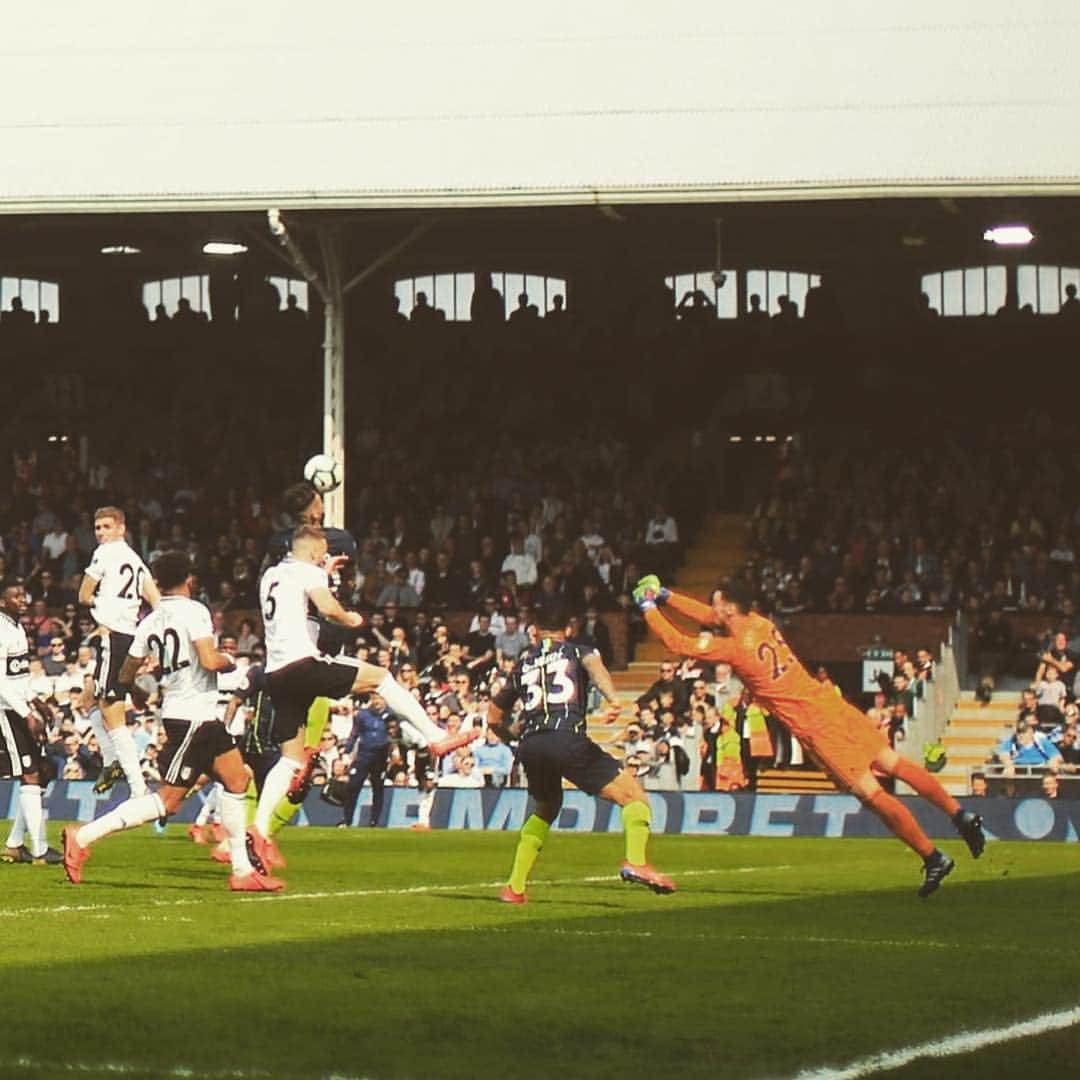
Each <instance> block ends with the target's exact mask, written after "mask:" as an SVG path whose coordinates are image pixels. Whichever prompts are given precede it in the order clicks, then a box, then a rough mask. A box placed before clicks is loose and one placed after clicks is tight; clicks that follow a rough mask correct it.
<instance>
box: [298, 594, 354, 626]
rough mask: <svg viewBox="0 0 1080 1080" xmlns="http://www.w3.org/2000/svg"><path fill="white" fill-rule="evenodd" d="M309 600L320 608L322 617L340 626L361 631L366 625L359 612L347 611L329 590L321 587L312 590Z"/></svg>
mask: <svg viewBox="0 0 1080 1080" xmlns="http://www.w3.org/2000/svg"><path fill="white" fill-rule="evenodd" d="M308 599H309V600H310V601H311V602H312V603H313V604H314V605H315V607H316V608H318V610H319V614H320V615H322V616H324V617H325V618H327V619H329V620H330V621H331V622H334V623H337V624H338V626H347V627H349V628H350V629H353V630H359V629H360V627H361V626H363V625H364V617H363V616H362V615H361V614H360V613H359V612H358V611H346V610H345V608H343V607H342V606H341V602H340V601H339V600H338V598H337V597H336V596H335V595H334V594H333V593H332V592H331V591H330V590H329V589H327V588H324V587H322V586H320V587H319V588H317V589H312V590H310V592H308Z"/></svg>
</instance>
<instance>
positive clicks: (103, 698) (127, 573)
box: [79, 506, 160, 796]
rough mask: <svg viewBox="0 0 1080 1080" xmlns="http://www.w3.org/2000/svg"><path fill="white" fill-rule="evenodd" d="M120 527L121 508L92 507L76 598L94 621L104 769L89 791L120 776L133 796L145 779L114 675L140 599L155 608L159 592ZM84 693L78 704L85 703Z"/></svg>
mask: <svg viewBox="0 0 1080 1080" xmlns="http://www.w3.org/2000/svg"><path fill="white" fill-rule="evenodd" d="M125 529H126V526H125V522H124V511H123V510H121V509H120V508H119V507H116V506H103V507H101V508H100V509H98V510H96V511H95V512H94V536H95V537H96V538H97V542H98V546H97V548H96V549H95V551H94V555H93V558H91V560H90V565H89V566H88V567H87V568H86V573H85V574H84V575H83V579H82V584H81V585H80V586H79V603H80V604H83V605H90V613H91V615H93V617H94V620H95V621H96V622H97V629H96V630H95V631H94V633H93V634H92V635H91V643H92V644H93V646H94V648H95V649H96V651H97V661H96V666H95V670H94V686H93V696H94V697H95V698H96V699H97V704H98V708H99V709H100V710H101V724H100V725H99V724H98V723H96V722H95V723H94V733H95V734H96V735H97V737H98V742H99V743H100V744H101V753H102V755H103V757H104V758H105V768H104V769H103V770H102V775H101V777H100V778H99V780H98V782H97V783H96V784H95V785H94V791H95V792H97V793H98V794H103V793H104V792H106V791H108V790H109V788H111V787H112V786H113V784H114V783H116V781H117V780H119V779H120V776H121V775H123V776H126V777H127V782H128V788H129V789H130V790H131V794H132V795H136V796H137V795H145V794H146V781H145V780H144V779H143V775H142V769H140V768H139V752H138V750H137V749H136V748H135V740H134V739H133V738H132V735H131V732H130V731H128V729H127V717H126V710H125V706H124V693H123V691H122V690H121V689H120V686H119V683H118V676H119V674H120V665H121V664H122V663H123V662H124V657H125V656H127V653H128V647H129V646H130V645H131V640H132V637H133V636H134V634H135V624H136V622H137V621H138V618H139V608H140V607H141V605H142V602H143V601H144V600H145V601H146V602H147V603H148V604H149V605H150V606H151V607H157V604H158V601H159V599H160V594H159V593H158V588H157V586H156V585H155V584H154V580H153V578H152V577H151V576H150V571H149V570H147V568H146V564H145V563H144V562H143V561H142V559H141V558H139V556H138V555H137V554H136V552H135V551H133V550H132V548H131V547H130V546H129V545H128V543H127V541H126V540H125V539H124V533H125ZM86 696H88V695H84V705H85V704H88V702H87V701H85V697H86ZM86 711H89V710H88V709H87V710H86ZM102 725H103V726H102ZM116 763H119V769H118V768H117V767H116ZM120 769H122V770H123V773H122V774H121V772H120Z"/></svg>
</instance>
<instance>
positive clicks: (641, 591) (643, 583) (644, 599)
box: [632, 574, 671, 611]
mask: <svg viewBox="0 0 1080 1080" xmlns="http://www.w3.org/2000/svg"><path fill="white" fill-rule="evenodd" d="M632 596H633V598H634V603H635V604H637V606H638V607H639V608H641V610H642V611H648V610H649V608H653V607H656V605H657V604H662V603H664V602H665V601H666V600H667V599H668V597H669V596H671V590H670V589H665V588H664V586H663V585H661V584H660V579H659V578H658V577H657V576H656V575H655V574H646V575H645V577H643V578H642V579H641V580H640V581H639V582H638V583H637V584H636V585H635V586H634V591H633V593H632Z"/></svg>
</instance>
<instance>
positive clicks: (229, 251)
mask: <svg viewBox="0 0 1080 1080" xmlns="http://www.w3.org/2000/svg"><path fill="white" fill-rule="evenodd" d="M245 251H247V244H234V243H230V242H229V241H227V240H210V241H208V242H207V243H205V244H203V254H204V255H243V254H244V252H245Z"/></svg>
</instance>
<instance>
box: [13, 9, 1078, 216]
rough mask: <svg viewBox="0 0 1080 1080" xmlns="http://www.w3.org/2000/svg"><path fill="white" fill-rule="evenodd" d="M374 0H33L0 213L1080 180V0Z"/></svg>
mask: <svg viewBox="0 0 1080 1080" xmlns="http://www.w3.org/2000/svg"><path fill="white" fill-rule="evenodd" d="M370 7H371V6H370V5H367V4H358V3H355V2H352V0H350V2H342V0H311V2H309V3H307V4H306V5H297V4H295V3H292V2H290V3H285V2H283V0H260V3H258V4H257V5H253V4H250V3H248V2H245V3H239V2H237V0H189V2H188V3H186V4H184V5H181V6H178V7H176V8H173V9H162V8H160V7H153V6H149V7H148V6H147V5H146V4H145V0H141V2H139V3H135V2H133V0H108V2H107V3H105V4H104V5H97V6H93V7H90V6H87V5H84V4H81V3H76V2H74V0H60V2H58V3H55V4H51V5H34V6H32V7H31V6H29V5H26V6H22V7H16V8H14V9H12V10H6V11H5V13H4V36H3V39H2V40H0V101H2V102H4V108H3V110H2V113H0V135H2V138H3V153H2V155H0V210H7V211H9V212H14V211H19V210H38V209H45V210H47V209H90V208H101V209H109V208H114V209H122V208H127V207H146V208H166V207H183V206H205V207H220V208H229V207H245V206H265V205H269V204H275V205H280V206H298V205H302V206H320V205H327V206H333V205H343V206H366V205H380V206H402V205H444V204H450V203H460V202H473V203H477V204H485V203H491V204H495V203H499V202H505V201H517V202H534V203H543V202H560V201H566V202H573V201H589V200H592V199H601V200H604V201H619V200H644V199H664V200H670V199H673V198H678V197H686V198H702V199H705V198H738V197H748V198H768V197H785V196H807V195H813V194H819V193H820V194H830V195H837V194H844V193H850V194H860V195H865V194H892V193H899V194H929V193H944V192H954V191H973V192H977V191H992V190H1001V189H1017V190H1024V191H1035V192H1038V191H1047V192H1050V191H1056V192H1067V191H1073V190H1078V189H1080V143H1078V142H1077V140H1076V139H1074V138H1072V137H1071V129H1072V127H1073V125H1074V123H1075V121H1076V118H1077V117H1078V116H1080V79H1078V77H1077V74H1076V64H1075V58H1076V56H1078V55H1080V5H1077V4H1076V3H1075V2H1074V0H1033V2H1029V3H1027V4H1026V5H1023V6H1021V7H1018V6H1017V5H1016V4H1015V0H953V2H948V0H943V2H939V3H929V2H926V0H912V2H909V3H908V4H907V5H905V6H904V8H903V10H902V11H886V10H880V11H879V10H876V9H877V8H878V5H873V6H871V5H867V4H865V2H863V0H859V2H856V0H831V2H830V0H826V2H825V3H823V4H819V5H806V4H805V3H802V2H798V0H786V2H781V0H773V2H768V0H765V2H761V3H758V4H756V5H751V4H746V3H745V2H742V0H740V2H739V3H737V4H736V3H732V2H730V0H712V2H709V3H702V2H700V0H687V2H684V3H683V4H680V5H678V6H676V7H671V6H660V5H656V4H655V3H652V2H646V0H623V2H621V3H615V2H612V0H590V2H589V3H587V4H582V3H580V2H579V3H576V4H571V3H565V2H561V0H553V2H549V3H545V4H542V5H538V6H537V7H535V8H525V7H523V6H521V5H517V6H513V5H505V4H503V3H501V2H500V3H494V2H492V0H475V2H472V3H469V2H465V3H463V4H460V5H456V6H452V5H444V4H441V5H434V4H431V3H428V2H427V0H416V2H414V3H413V4H411V5H400V6H399V7H398V8H396V9H390V8H389V7H387V8H386V9H385V10H382V11H379V12H378V13H374V12H372V11H371V10H369V8H370ZM451 7H453V9H452V10H451ZM867 8H871V10H867ZM253 13H257V21H255V22H252V21H251V19H252V17H253ZM151 14H152V16H153V17H152V18H151V17H149V16H150V15H151Z"/></svg>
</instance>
